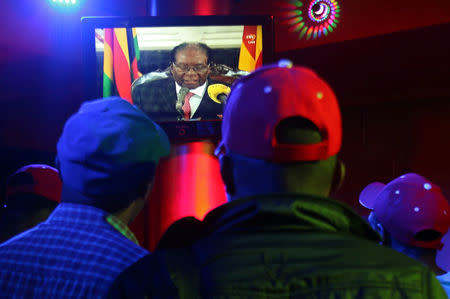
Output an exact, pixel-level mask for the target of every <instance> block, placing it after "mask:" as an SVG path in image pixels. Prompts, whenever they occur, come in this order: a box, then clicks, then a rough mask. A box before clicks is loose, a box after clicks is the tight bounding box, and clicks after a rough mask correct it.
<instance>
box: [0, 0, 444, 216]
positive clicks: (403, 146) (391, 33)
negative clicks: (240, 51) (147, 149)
mask: <svg viewBox="0 0 450 299" xmlns="http://www.w3.org/2000/svg"><path fill="white" fill-rule="evenodd" d="M49 2H50V1H48V0H30V1H1V2H0V11H1V14H2V16H1V17H2V21H3V24H2V26H0V78H1V81H0V82H1V83H0V87H1V91H2V95H1V98H0V103H1V107H2V108H1V109H0V159H1V161H0V163H1V164H0V165H1V169H0V180H1V182H2V183H3V182H4V178H5V177H6V175H7V174H9V173H11V172H12V171H13V170H15V169H17V168H18V167H20V166H22V165H24V164H29V163H48V164H51V165H52V164H53V160H54V153H55V149H56V141H57V139H58V137H59V134H60V133H61V130H62V127H63V124H64V122H65V120H66V119H67V118H68V117H69V116H70V115H71V114H72V113H74V112H75V111H76V110H77V109H78V107H79V105H80V103H81V102H83V90H84V89H83V78H84V76H83V75H84V74H83V64H82V57H81V52H82V51H81V49H82V45H81V30H80V29H81V28H80V21H79V20H80V17H81V16H83V15H104V16H112V15H121V16H143V15H146V14H147V12H148V11H149V8H150V5H149V3H147V1H144V0H130V1H120V0H109V1H106V0H93V1H89V0H83V1H82V3H81V7H80V9H79V10H77V11H74V12H61V11H58V10H56V9H54V8H53V7H51V6H49V5H48V3H49ZM281 2H282V1H281ZM281 2H280V1H271V0H270V1H269V0H258V1H256V0H229V1H226V0H184V1H176V0H165V1H157V4H158V5H157V6H158V14H159V15H162V16H164V15H192V14H203V15H205V14H222V15H228V14H233V15H249V14H274V15H277V14H279V12H278V10H279V7H280V5H281V4H280V3H281ZM339 2H340V4H341V8H342V15H341V18H340V23H339V24H338V27H337V29H336V30H335V31H334V32H333V33H332V34H330V35H328V36H327V37H326V38H322V39H317V40H310V41H306V40H299V39H298V38H297V36H296V35H293V33H290V32H289V31H288V30H287V28H286V27H283V25H282V24H281V23H280V22H277V21H276V27H275V41H276V42H275V46H276V47H275V49H276V57H277V58H290V59H291V60H293V61H294V62H295V63H298V64H303V65H307V66H310V67H312V68H314V69H315V70H316V71H317V72H318V73H319V74H320V75H321V76H322V77H324V78H325V79H326V80H327V81H328V82H330V84H331V86H333V88H334V89H335V91H336V93H337V95H338V99H339V101H340V104H341V108H342V114H343V125H344V143H343V149H342V153H341V158H342V159H343V160H344V161H345V163H346V165H347V180H346V182H345V183H344V186H343V188H342V189H341V190H340V191H339V192H338V193H337V194H336V197H338V198H341V199H343V200H345V201H347V202H348V203H350V204H351V205H353V206H355V207H358V204H357V196H358V193H359V191H361V189H362V188H363V187H364V186H365V185H366V184H368V183H369V182H372V181H374V180H380V181H383V182H387V181H389V180H391V179H393V178H394V177H396V176H399V175H401V174H402V173H404V172H408V171H414V172H417V173H420V174H422V175H424V176H426V177H428V178H429V179H430V180H432V181H433V182H435V183H436V184H438V185H440V186H441V187H442V188H443V190H444V192H445V193H446V195H447V196H448V195H450V173H449V169H450V158H449V155H448V152H449V148H450V138H449V136H450V120H449V115H450V57H449V55H450V54H449V53H450V24H449V22H450V1H447V0H445V1H443V0H439V1H438V0H432V1H428V2H424V1H417V0H409V1H406V0H398V1H387V0H378V1H375V0H367V1H360V0H346V1H345V2H344V1H342V0H341V1H339ZM2 187H3V184H2ZM0 191H1V190H0ZM359 211H360V212H362V213H364V212H365V211H363V210H361V209H360V210H359Z"/></svg>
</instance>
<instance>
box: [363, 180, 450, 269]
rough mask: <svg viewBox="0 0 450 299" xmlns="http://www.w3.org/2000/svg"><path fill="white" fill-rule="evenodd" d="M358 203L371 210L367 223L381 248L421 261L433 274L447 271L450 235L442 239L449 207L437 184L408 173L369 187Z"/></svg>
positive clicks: (449, 225) (446, 226)
mask: <svg viewBox="0 0 450 299" xmlns="http://www.w3.org/2000/svg"><path fill="white" fill-rule="evenodd" d="M359 202H360V203H361V204H362V205H363V206H364V207H366V208H368V209H370V210H372V212H371V213H370V215H369V223H370V224H371V226H372V227H373V228H374V229H375V230H376V231H378V233H380V235H381V236H382V237H383V240H384V244H385V245H387V246H390V247H392V248H394V249H395V250H397V251H400V252H403V253H404V254H407V255H408V256H410V257H412V258H415V259H417V260H419V261H421V262H422V263H424V264H426V265H427V266H429V267H430V268H431V269H433V270H434V271H435V272H436V273H443V271H442V270H444V271H445V272H447V271H449V270H450V252H448V251H449V250H450V248H449V247H450V240H448V239H450V235H449V236H446V234H448V230H449V227H450V207H449V203H448V201H447V199H446V198H445V197H444V195H443V194H442V191H441V189H440V188H439V187H438V186H437V185H435V184H433V183H432V182H430V181H429V180H427V179H426V178H424V177H422V176H420V175H418V174H415V173H408V174H404V175H402V176H400V177H398V178H396V179H394V180H392V181H391V182H390V183H388V184H387V185H385V184H383V183H380V182H374V183H371V184H369V185H368V186H366V187H365V188H364V190H363V191H362V192H361V194H360V196H359ZM444 240H447V241H446V242H444ZM447 243H448V244H447ZM444 244H445V245H444Z"/></svg>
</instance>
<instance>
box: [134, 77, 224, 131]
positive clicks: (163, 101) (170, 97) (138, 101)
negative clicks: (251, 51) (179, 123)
mask: <svg viewBox="0 0 450 299" xmlns="http://www.w3.org/2000/svg"><path fill="white" fill-rule="evenodd" d="M216 83H221V84H223V83H222V82H216V81H213V80H210V79H208V83H207V88H208V86H210V85H212V84H216ZM132 98H133V103H134V104H135V105H136V106H138V107H139V108H140V109H141V110H142V111H144V112H145V113H146V114H147V115H148V116H149V117H150V118H151V119H152V120H154V121H157V122H158V121H174V120H179V119H182V115H181V114H180V113H179V112H178V111H177V110H176V108H175V105H176V102H177V93H176V89H175V81H174V80H173V78H171V77H169V78H162V79H155V80H149V81H146V82H143V83H141V84H137V85H136V86H134V87H133V91H132ZM222 114H223V105H222V104H218V103H216V102H214V101H213V100H212V99H211V98H210V97H209V95H208V91H207V90H206V91H205V94H204V95H203V98H202V101H201V102H200V105H199V106H198V108H197V110H196V111H195V113H194V115H192V118H199V117H201V119H202V120H214V119H220V117H218V115H222Z"/></svg>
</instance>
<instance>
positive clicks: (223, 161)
mask: <svg viewBox="0 0 450 299" xmlns="http://www.w3.org/2000/svg"><path fill="white" fill-rule="evenodd" d="M219 162H220V174H221V176H222V180H223V183H224V184H225V190H226V192H227V193H228V194H230V195H234V193H235V187H234V176H233V164H232V162H233V161H232V160H231V158H230V157H229V156H227V155H221V156H220V157H219Z"/></svg>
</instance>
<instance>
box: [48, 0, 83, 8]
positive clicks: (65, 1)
mask: <svg viewBox="0 0 450 299" xmlns="http://www.w3.org/2000/svg"><path fill="white" fill-rule="evenodd" d="M80 2H82V0H51V1H50V0H48V3H49V4H50V5H52V6H54V7H56V8H58V7H60V8H63V9H71V8H74V7H78V6H79V5H80Z"/></svg>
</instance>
